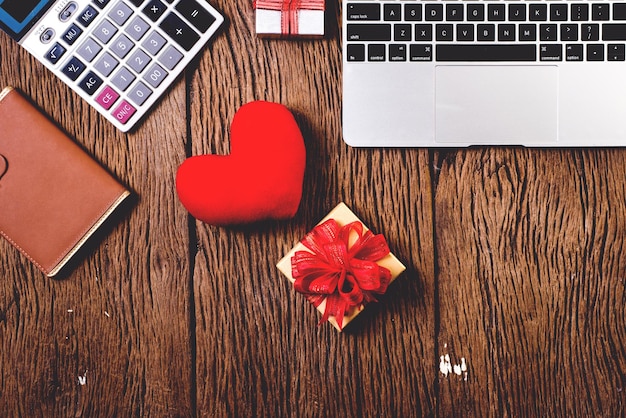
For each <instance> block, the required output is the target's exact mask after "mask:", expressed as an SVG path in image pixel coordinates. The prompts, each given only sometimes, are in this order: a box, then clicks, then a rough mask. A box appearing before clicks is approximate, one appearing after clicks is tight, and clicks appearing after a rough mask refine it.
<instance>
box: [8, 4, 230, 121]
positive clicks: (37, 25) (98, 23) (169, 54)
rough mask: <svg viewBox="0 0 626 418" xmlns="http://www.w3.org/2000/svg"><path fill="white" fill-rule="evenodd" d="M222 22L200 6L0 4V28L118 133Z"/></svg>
mask: <svg viewBox="0 0 626 418" xmlns="http://www.w3.org/2000/svg"><path fill="white" fill-rule="evenodd" d="M223 21H224V18H223V16H222V15H221V14H220V13H219V12H218V11H217V10H215V9H214V8H213V7H212V6H211V5H210V4H209V3H207V2H206V1H205V0H0V28H2V29H3V30H4V31H5V32H6V33H8V34H9V36H11V37H12V38H13V39H14V40H15V41H17V42H18V43H19V44H20V45H21V46H22V47H24V48H25V49H26V50H27V51H28V52H29V53H31V54H32V55H33V56H35V57H36V58H37V59H38V60H39V61H41V62H42V63H43V64H44V65H45V66H46V67H47V68H48V69H50V70H51V71H52V72H53V73H54V74H56V75H57V76H58V77H59V78H60V79H61V80H63V81H64V82H65V83H67V84H68V85H69V86H70V87H71V88H72V89H73V90H74V91H75V92H76V93H78V94H79V95H80V96H81V97H82V98H83V99H85V100H86V101H87V102H88V103H89V104H90V105H92V106H93V107H94V108H95V109H96V110H98V112H100V113H101V114H102V115H103V116H104V117H105V118H106V119H108V120H109V121H110V122H111V123H113V125H115V126H116V127H117V128H118V129H120V130H121V131H123V132H127V131H129V130H131V129H132V128H133V127H134V126H135V125H136V124H137V122H139V121H140V120H141V119H142V116H144V115H145V114H146V112H147V111H148V110H149V109H150V108H151V107H152V105H153V104H154V103H155V102H156V101H157V100H158V99H159V98H160V97H161V96H162V95H163V94H164V92H165V91H166V90H167V88H168V87H169V86H170V85H171V84H172V83H173V82H174V81H175V80H176V78H177V76H178V75H179V74H180V73H181V72H182V71H183V70H184V68H185V67H186V66H187V64H188V63H189V62H190V61H191V60H192V59H193V58H194V57H195V56H196V55H197V54H198V52H199V51H200V50H201V49H202V48H203V47H204V45H205V44H206V43H207V41H208V40H209V39H211V38H212V37H213V35H214V34H215V32H216V30H217V29H218V28H219V27H220V25H221V24H222V22H223Z"/></svg>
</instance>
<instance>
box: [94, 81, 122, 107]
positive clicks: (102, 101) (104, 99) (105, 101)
mask: <svg viewBox="0 0 626 418" xmlns="http://www.w3.org/2000/svg"><path fill="white" fill-rule="evenodd" d="M119 98H120V95H119V94H118V93H117V92H116V91H115V90H113V89H112V88H111V87H109V86H106V87H105V88H104V89H102V92H101V93H100V94H99V95H98V97H96V102H98V104H99V105H100V106H102V107H103V108H104V109H105V110H109V109H110V108H111V106H113V103H115V102H116V101H117V99H119Z"/></svg>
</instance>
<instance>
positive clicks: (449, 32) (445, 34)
mask: <svg viewBox="0 0 626 418" xmlns="http://www.w3.org/2000/svg"><path fill="white" fill-rule="evenodd" d="M435 39H436V40H438V41H452V40H453V39H454V27H453V26H452V25H449V24H447V23H443V24H439V25H436V26H435Z"/></svg>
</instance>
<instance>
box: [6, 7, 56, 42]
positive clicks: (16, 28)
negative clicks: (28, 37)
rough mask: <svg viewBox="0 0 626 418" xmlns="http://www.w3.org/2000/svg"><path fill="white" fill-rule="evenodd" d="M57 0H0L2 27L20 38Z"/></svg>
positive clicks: (15, 37) (17, 38)
mask: <svg viewBox="0 0 626 418" xmlns="http://www.w3.org/2000/svg"><path fill="white" fill-rule="evenodd" d="M54 1H55V0H0V28H2V29H3V30H4V31H5V32H7V33H8V34H9V35H11V37H12V38H14V39H16V40H20V39H21V38H22V37H23V36H24V34H25V33H26V32H28V30H29V29H30V28H31V27H32V26H33V25H34V24H35V23H36V21H37V19H38V18H39V16H41V14H42V13H44V12H45V11H46V10H47V9H48V8H49V7H50V6H51V5H52V3H54Z"/></svg>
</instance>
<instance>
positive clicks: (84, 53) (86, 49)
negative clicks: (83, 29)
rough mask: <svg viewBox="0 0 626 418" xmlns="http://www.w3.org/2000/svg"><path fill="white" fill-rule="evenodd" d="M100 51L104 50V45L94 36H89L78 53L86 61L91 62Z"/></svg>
mask: <svg viewBox="0 0 626 418" xmlns="http://www.w3.org/2000/svg"><path fill="white" fill-rule="evenodd" d="M100 51H102V47H101V46H100V45H99V44H98V43H97V42H96V41H94V40H93V39H92V38H88V39H87V40H86V41H85V42H84V43H83V44H82V45H81V46H80V48H78V51H77V53H78V55H80V57H81V58H83V59H84V60H85V61H87V62H91V61H93V59H94V58H95V57H96V55H98V54H99V53H100Z"/></svg>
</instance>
